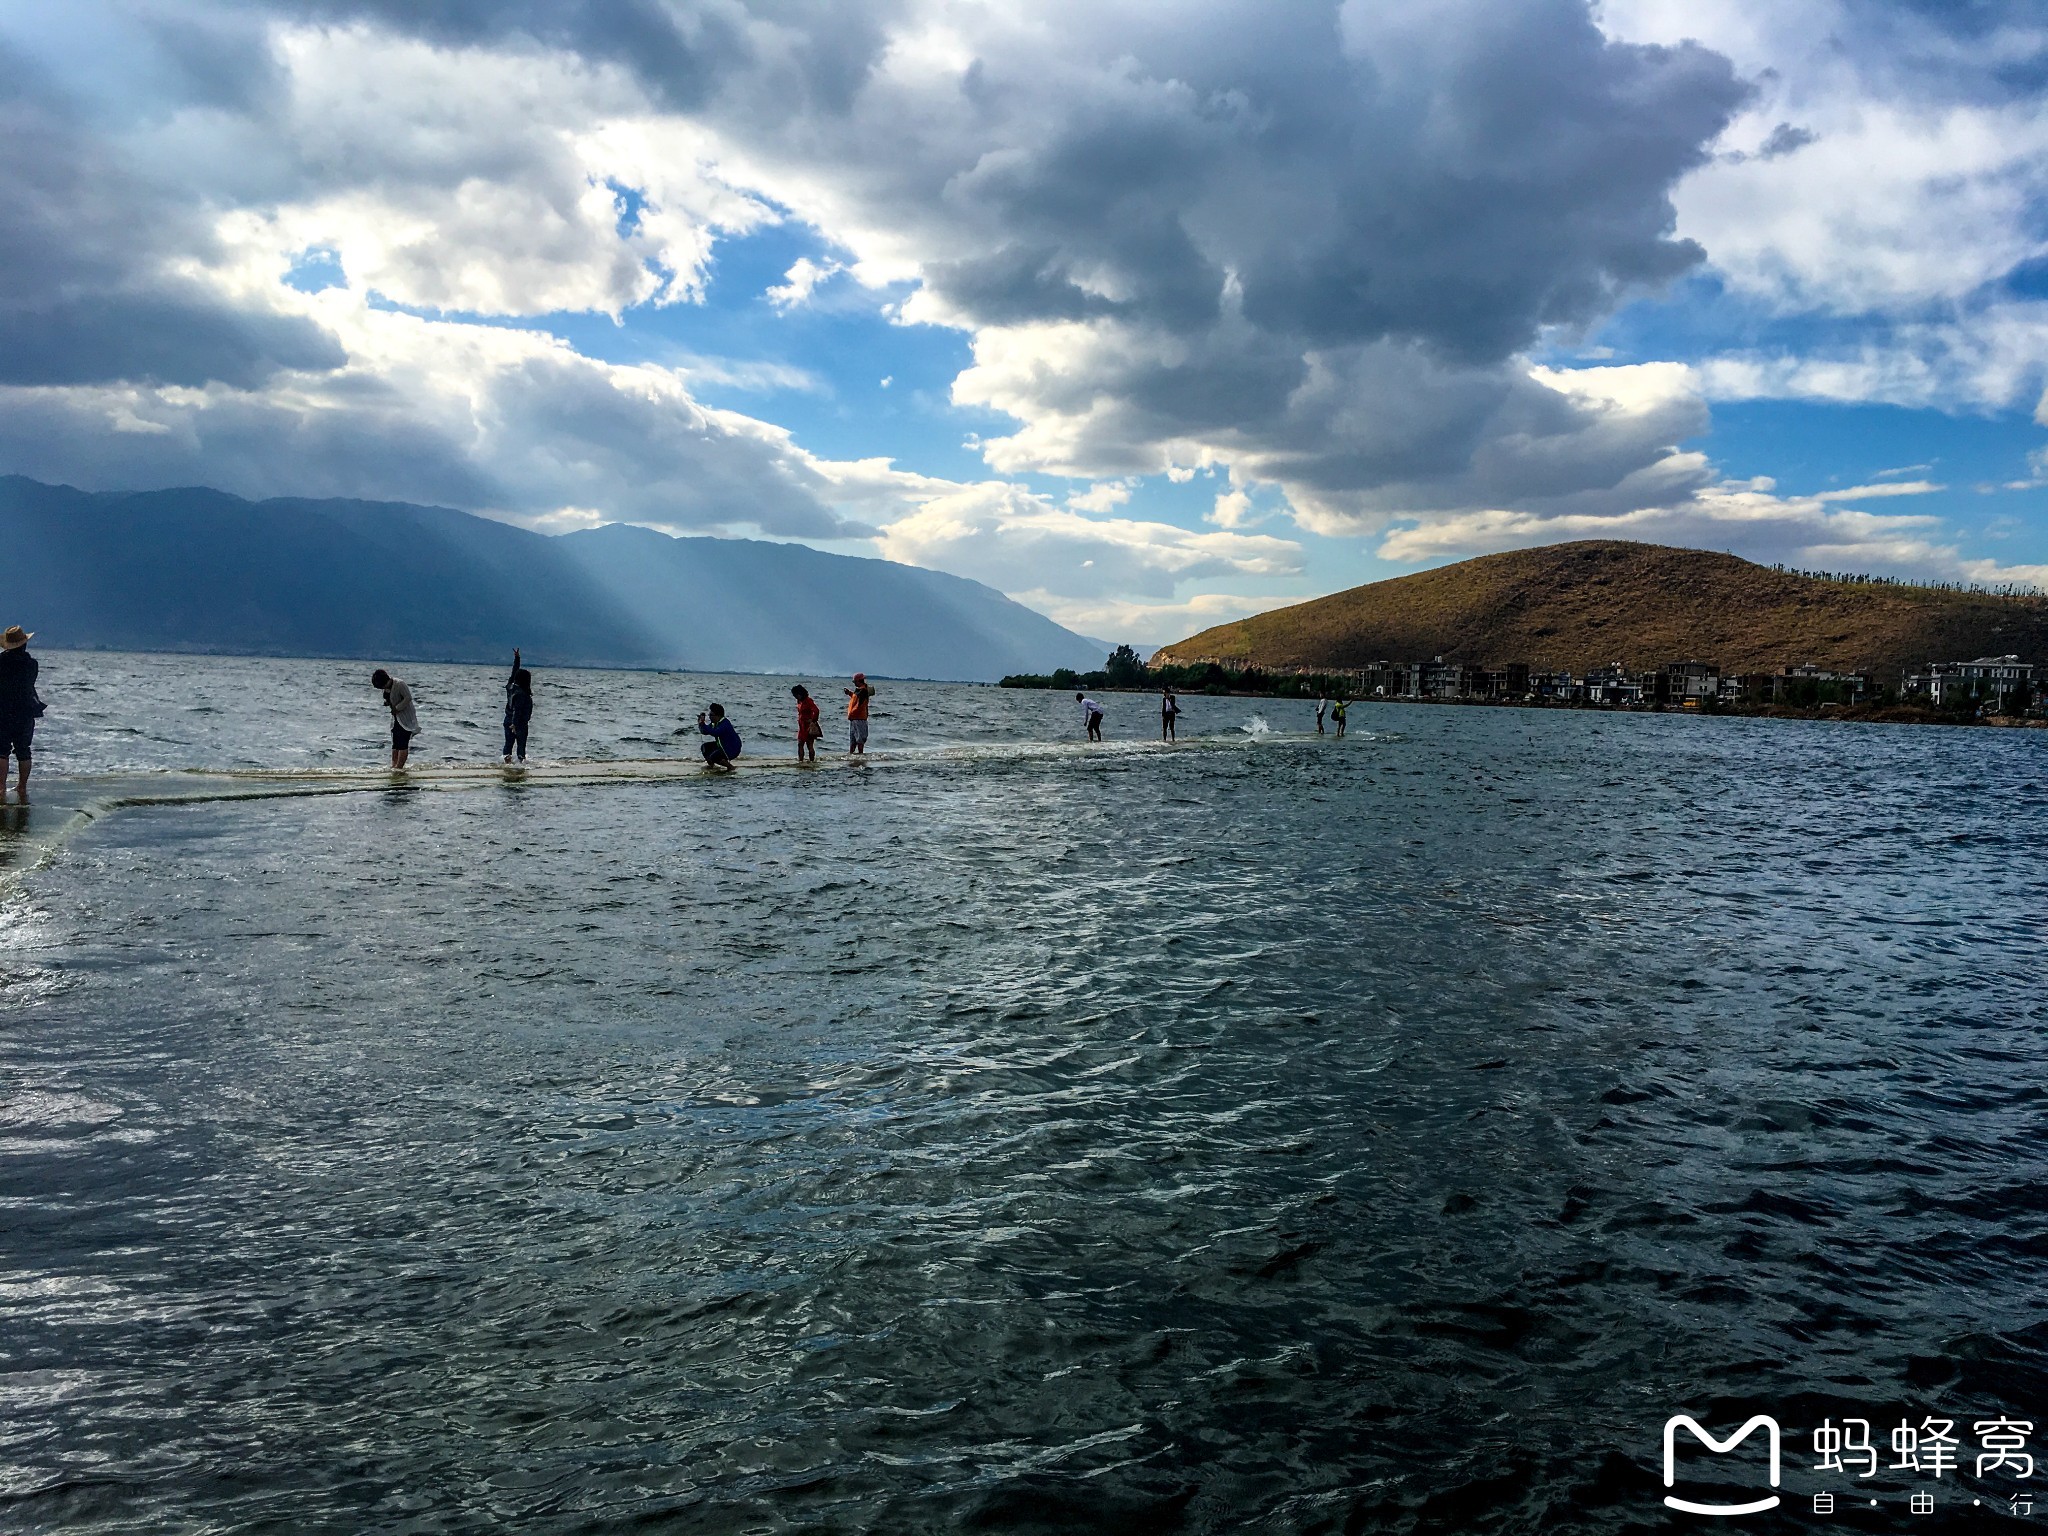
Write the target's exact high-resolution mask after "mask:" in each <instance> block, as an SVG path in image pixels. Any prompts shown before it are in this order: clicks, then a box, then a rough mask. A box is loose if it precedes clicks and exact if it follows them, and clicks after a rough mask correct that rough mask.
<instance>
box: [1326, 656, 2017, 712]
mask: <svg viewBox="0 0 2048 1536" xmlns="http://www.w3.org/2000/svg"><path fill="white" fill-rule="evenodd" d="M2034 674H2035V668H2034V666H2033V665H2032V664H2031V663H2028V662H2023V661H2021V660H2020V659H2019V657H2017V656H1981V657H1978V658H1977V659H1976V660H1974V661H1937V662H1929V663H1928V664H1927V665H1926V666H1925V667H1923V668H1921V669H1920V670H1919V671H1917V672H1909V673H1907V674H1905V676H1904V677H1902V678H1901V679H1900V683H1899V687H1898V689H1897V694H1896V696H1897V697H1898V698H1899V699H1902V700H1918V701H1924V702H1926V703H1929V704H1932V705H1933V706H1934V707H1936V708H1955V707H1958V706H1964V705H1967V706H1970V707H1989V708H1991V709H1993V710H1994V711H2006V710H2023V709H2026V708H2027V707H2029V706H2030V705H2032V704H2033V703H2034V702H2035V700H2036V698H2037V693H2036V690H2035V686H2034ZM1337 675H1339V676H1342V677H1343V678H1344V679H1345V680H1346V681H1348V682H1349V683H1350V685H1351V687H1352V689H1353V691H1354V692H1355V693H1357V694H1358V695H1359V696H1361V697H1366V698H1386V699H1421V700H1482V701H1483V700H1495V701H1498V702H1501V703H1544V704H1589V705H1601V706H1606V707H1609V708H1632V707H1637V708H1639V707H1642V706H1646V705H1656V704H1661V705H1664V706H1666V707H1677V708H1694V709H1698V708H1703V707H1707V706H1709V705H1714V706H1719V705H1733V706H1761V705H1770V704H1787V705H1795V706H1799V705H1804V706H1812V705H1816V704H1830V703H1832V704H1870V703H1877V702H1880V701H1882V700H1884V699H1885V698H1886V697H1887V692H1886V689H1885V687H1884V685H1883V684H1882V683H1881V682H1880V680H1879V679H1878V677H1877V675H1876V674H1875V673H1872V672H1837V671H1832V670H1830V669H1828V668H1826V667H1818V666H1813V665H1811V664H1808V665H1804V666H1796V667H1788V668H1786V669H1784V670H1783V671H1780V672H1743V673H1736V672H1723V671H1722V670H1721V669H1720V667H1718V666H1717V665H1715V664H1714V663H1713V662H1710V661H1674V662H1669V663H1667V664H1665V665H1664V666H1661V667H1651V668H1647V669H1635V668H1630V667H1628V666H1627V665H1625V664H1624V663H1622V662H1619V661H1617V662H1612V663H1610V664H1609V665H1607V666H1602V667H1593V668H1589V669H1588V670H1586V671H1584V672H1576V673H1575V672H1571V671H1560V672H1545V671H1538V670H1535V669H1532V668H1530V667H1527V666H1523V665H1520V664H1518V663H1512V662H1510V663H1508V664H1506V665H1503V666H1495V667H1482V666H1475V665H1472V664H1470V663H1466V662H1455V661H1446V660H1444V658H1443V657H1441V656H1438V657H1435V658H1433V659H1431V660H1429V661H1410V662H1386V661H1382V662H1375V663H1374V664H1372V665H1371V666H1369V667H1361V668H1358V669H1356V670H1355V671H1350V672H1346V673H1342V674H1337Z"/></svg>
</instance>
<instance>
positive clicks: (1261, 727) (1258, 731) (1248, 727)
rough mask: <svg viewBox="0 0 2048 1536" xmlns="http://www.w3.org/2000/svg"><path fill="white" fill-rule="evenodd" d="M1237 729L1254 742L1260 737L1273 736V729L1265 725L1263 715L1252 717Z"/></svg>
mask: <svg viewBox="0 0 2048 1536" xmlns="http://www.w3.org/2000/svg"><path fill="white" fill-rule="evenodd" d="M1239 729H1241V730H1242V731H1243V732H1244V733H1245V735H1247V736H1249V737H1251V738H1252V739H1253V740H1254V741H1256V740H1257V739H1258V738H1259V737H1261V736H1270V735H1272V734H1273V727H1271V726H1270V725H1268V724H1266V717H1265V716H1264V715H1253V716H1252V717H1251V719H1249V720H1247V721H1245V723H1244V724H1243V725H1242V726H1241V727H1239Z"/></svg>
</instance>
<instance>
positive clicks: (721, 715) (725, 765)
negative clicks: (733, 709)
mask: <svg viewBox="0 0 2048 1536" xmlns="http://www.w3.org/2000/svg"><path fill="white" fill-rule="evenodd" d="M710 715H711V723H710V724H709V725H707V724H705V723H704V716H703V715H701V714H700V715H699V716H697V731H698V734H699V735H703V736H709V737H710V738H711V739H710V740H709V741H707V742H705V743H704V747H703V752H704V766H705V767H706V768H715V769H717V770H718V771H719V772H720V773H734V772H737V770H736V769H735V768H734V767H733V760H734V759H735V758H737V757H738V756H739V755H740V733H739V732H738V731H737V730H735V729H734V728H733V723H732V722H731V721H730V720H728V719H726V718H725V706H724V705H723V704H714V705H712V706H711V710H710Z"/></svg>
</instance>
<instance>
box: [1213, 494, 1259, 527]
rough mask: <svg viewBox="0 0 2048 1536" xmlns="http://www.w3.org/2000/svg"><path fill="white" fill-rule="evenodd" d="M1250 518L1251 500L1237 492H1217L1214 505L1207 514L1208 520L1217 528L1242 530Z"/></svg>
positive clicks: (1246, 495)
mask: <svg viewBox="0 0 2048 1536" xmlns="http://www.w3.org/2000/svg"><path fill="white" fill-rule="evenodd" d="M1252 516H1253V512H1252V499H1251V497H1250V496H1249V495H1248V494H1246V493H1245V492H1243V491H1239V490H1229V491H1219V492H1217V494H1216V504H1215V505H1214V506H1213V507H1211V508H1210V509H1209V512H1208V520H1209V521H1210V522H1212V523H1214V524H1215V525H1216V526H1217V527H1218V528H1242V527H1243V526H1244V525H1245V524H1246V523H1248V522H1250V521H1251V519H1252Z"/></svg>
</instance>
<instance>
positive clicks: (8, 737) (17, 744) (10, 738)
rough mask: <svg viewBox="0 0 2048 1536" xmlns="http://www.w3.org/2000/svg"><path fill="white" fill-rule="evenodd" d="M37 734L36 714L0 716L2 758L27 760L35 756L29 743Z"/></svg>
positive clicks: (0, 755)
mask: <svg viewBox="0 0 2048 1536" xmlns="http://www.w3.org/2000/svg"><path fill="white" fill-rule="evenodd" d="M35 734H36V717H35V716H34V715H19V716H15V715H8V716H0V758H8V757H18V758H20V759H22V760H23V761H24V762H26V761H27V760H28V759H29V758H30V757H32V756H34V754H33V753H32V752H30V751H29V749H28V744H29V742H30V741H31V740H33V739H34V737H35Z"/></svg>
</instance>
